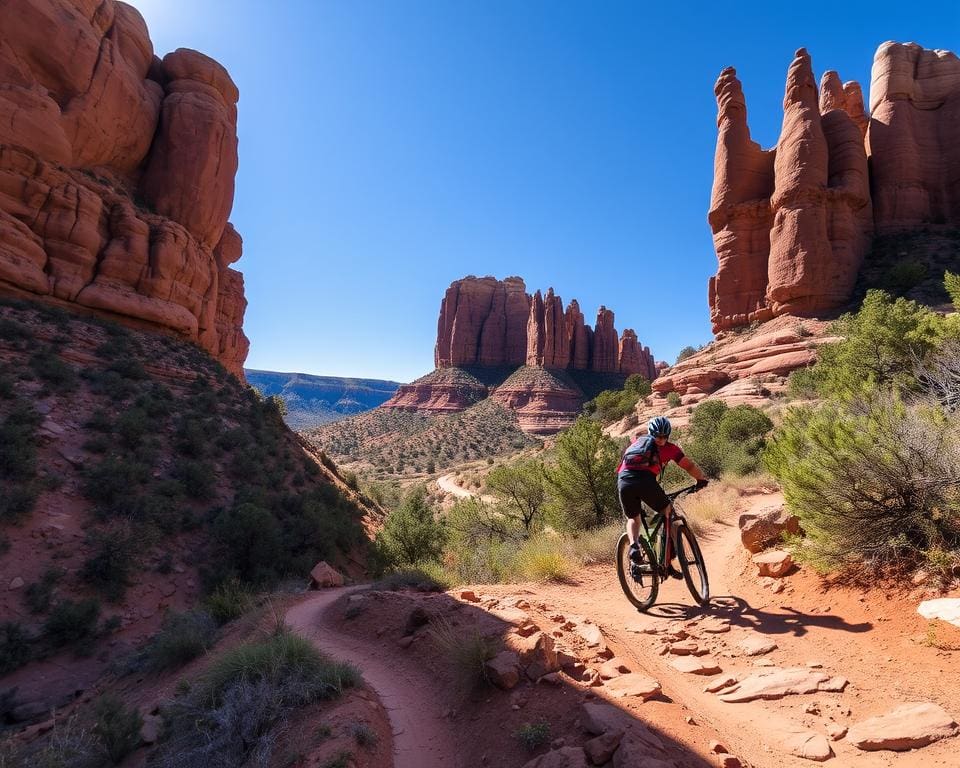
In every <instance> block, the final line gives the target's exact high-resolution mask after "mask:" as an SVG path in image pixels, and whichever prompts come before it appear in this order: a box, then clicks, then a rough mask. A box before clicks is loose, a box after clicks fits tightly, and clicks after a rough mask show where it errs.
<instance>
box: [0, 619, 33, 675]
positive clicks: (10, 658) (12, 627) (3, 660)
mask: <svg viewBox="0 0 960 768" xmlns="http://www.w3.org/2000/svg"><path fill="white" fill-rule="evenodd" d="M32 656H33V648H32V646H31V638H30V635H29V634H28V633H27V630H25V629H24V628H23V625H22V624H20V622H17V621H5V622H3V623H2V624H0V676H3V675H6V674H8V673H9V672H13V670H15V669H19V668H20V667H22V666H23V665H24V664H26V663H27V662H28V661H30V659H31V657H32Z"/></svg>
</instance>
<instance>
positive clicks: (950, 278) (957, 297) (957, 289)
mask: <svg viewBox="0 0 960 768" xmlns="http://www.w3.org/2000/svg"><path fill="white" fill-rule="evenodd" d="M943 285H944V287H945V288H946V289H947V293H948V294H949V296H950V301H952V302H953V308H954V309H955V310H958V311H960V275H955V274H953V272H944V273H943Z"/></svg>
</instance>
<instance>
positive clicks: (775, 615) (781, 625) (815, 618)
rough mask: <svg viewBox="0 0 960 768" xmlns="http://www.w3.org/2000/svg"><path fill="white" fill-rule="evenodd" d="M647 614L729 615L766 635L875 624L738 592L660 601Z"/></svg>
mask: <svg viewBox="0 0 960 768" xmlns="http://www.w3.org/2000/svg"><path fill="white" fill-rule="evenodd" d="M647 615H648V616H653V617H657V618H661V619H672V620H678V621H688V620H690V619H697V618H703V617H705V616H713V617H716V618H719V619H726V620H727V621H728V622H729V623H730V626H732V627H744V628H745V629H752V630H754V631H756V632H760V633H761V634H764V635H793V636H795V637H802V636H803V635H805V634H807V632H808V628H809V627H820V628H823V629H832V630H836V631H838V632H853V633H861V632H869V631H870V630H871V629H873V626H874V625H873V623H872V622H869V621H863V622H859V623H857V624H852V623H850V622H848V621H846V620H845V619H844V618H843V617H841V616H836V615H832V614H825V613H804V612H803V611H798V610H796V609H795V608H791V607H790V606H788V605H785V606H783V607H782V608H779V609H777V610H763V609H760V608H754V607H753V606H752V605H750V603H748V602H747V601H746V600H744V599H743V598H742V597H737V596H736V595H720V596H718V597H713V598H711V599H710V602H709V603H708V604H707V605H704V606H699V605H683V604H680V603H658V604H657V605H655V606H653V608H651V609H650V610H649V611H647Z"/></svg>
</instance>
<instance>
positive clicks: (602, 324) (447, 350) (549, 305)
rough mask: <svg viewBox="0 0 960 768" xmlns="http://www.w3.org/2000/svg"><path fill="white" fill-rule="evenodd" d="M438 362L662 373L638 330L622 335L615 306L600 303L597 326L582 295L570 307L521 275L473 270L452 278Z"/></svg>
mask: <svg viewBox="0 0 960 768" xmlns="http://www.w3.org/2000/svg"><path fill="white" fill-rule="evenodd" d="M623 349H626V350H627V353H626V355H624V354H623V351H622V350H623ZM434 362H435V364H436V366H437V368H446V367H457V366H473V365H480V366H489V367H492V366H509V367H516V366H519V365H524V364H526V365H528V366H536V367H542V368H558V369H572V370H581V371H588V370H589V371H596V372H598V373H623V374H626V375H630V374H633V373H640V374H642V375H644V376H647V377H649V378H651V379H652V378H655V376H656V373H657V368H656V364H655V363H654V360H653V357H652V356H651V354H650V350H649V348H643V347H641V346H640V344H639V342H638V341H637V335H636V333H635V332H634V331H633V330H631V329H627V330H626V331H624V334H623V337H622V338H621V339H618V337H617V330H616V328H615V327H614V316H613V312H612V311H611V310H609V309H607V308H606V307H600V310H599V312H598V313H597V325H596V330H594V329H591V328H590V327H589V326H587V325H585V324H584V321H583V313H582V312H581V311H580V305H579V304H578V303H577V301H576V299H574V300H573V301H571V302H570V304H569V306H567V308H566V310H564V307H563V300H562V299H561V298H560V297H559V296H557V295H556V294H554V292H553V289H552V288H550V289H548V290H547V293H546V296H544V295H543V294H541V293H540V291H537V292H536V293H534V295H533V296H530V295H529V294H527V293H526V286H525V284H524V282H523V280H522V279H521V278H519V277H508V278H506V279H505V280H502V281H501V280H497V279H496V278H493V277H474V276H472V275H471V276H469V277H465V278H463V279H462V280H455V281H454V282H453V283H451V284H450V287H449V288H447V292H446V294H445V295H444V297H443V301H442V302H441V304H440V317H439V319H438V321H437V343H436V347H435V348H434Z"/></svg>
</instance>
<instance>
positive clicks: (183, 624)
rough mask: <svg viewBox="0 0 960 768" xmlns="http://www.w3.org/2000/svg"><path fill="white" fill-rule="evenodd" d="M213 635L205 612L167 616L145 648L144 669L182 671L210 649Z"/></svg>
mask: <svg viewBox="0 0 960 768" xmlns="http://www.w3.org/2000/svg"><path fill="white" fill-rule="evenodd" d="M216 633H217V623H216V622H215V621H214V620H213V617H211V616H210V614H209V613H207V612H206V611H190V612H188V613H176V612H172V613H168V614H167V615H166V616H165V617H164V619H163V626H162V627H161V628H160V631H159V632H158V633H157V634H156V635H154V636H153V638H152V639H151V640H150V643H149V645H148V646H147V649H146V661H147V666H148V667H149V668H150V669H152V670H154V671H162V670H166V669H176V668H177V667H182V666H183V665H184V664H186V663H187V662H188V661H192V660H193V659H195V658H196V657H197V656H199V655H200V654H202V653H204V652H205V651H206V650H207V649H208V648H210V647H212V646H213V644H214V643H215V642H216Z"/></svg>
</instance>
